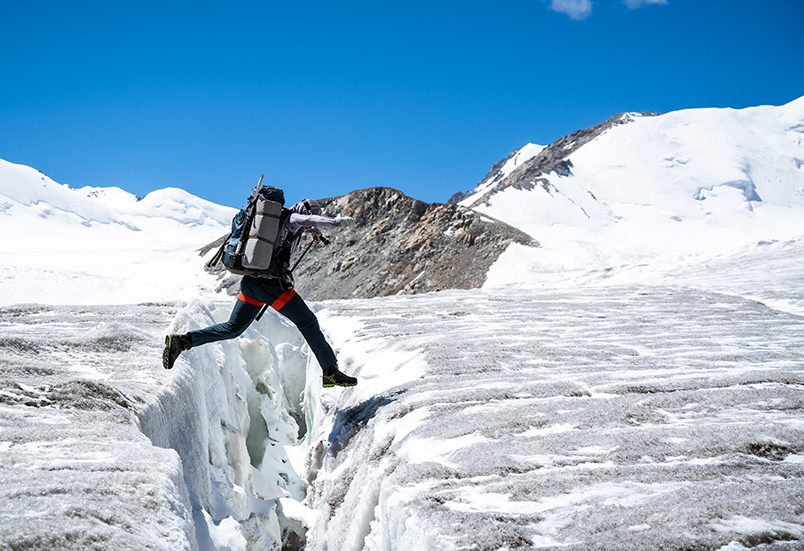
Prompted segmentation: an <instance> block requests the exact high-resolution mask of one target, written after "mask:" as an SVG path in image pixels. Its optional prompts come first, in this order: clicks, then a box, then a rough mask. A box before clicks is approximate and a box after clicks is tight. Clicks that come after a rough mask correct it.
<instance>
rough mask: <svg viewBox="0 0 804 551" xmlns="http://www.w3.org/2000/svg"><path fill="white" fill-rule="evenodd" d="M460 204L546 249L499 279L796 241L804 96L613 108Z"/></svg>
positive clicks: (608, 270) (803, 186) (603, 270)
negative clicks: (734, 105) (723, 104)
mask: <svg viewBox="0 0 804 551" xmlns="http://www.w3.org/2000/svg"><path fill="white" fill-rule="evenodd" d="M498 172H499V171H498ZM490 184H491V185H490ZM460 204H461V205H464V206H468V207H472V208H474V209H476V210H479V211H480V212H483V213H486V214H489V215H490V216H493V217H495V218H497V219H499V220H502V221H504V222H507V223H508V224H511V225H512V226H514V227H517V228H519V229H521V230H523V231H525V232H527V233H528V234H530V235H531V236H532V237H533V238H534V239H537V240H538V241H539V242H540V243H541V244H542V246H543V249H540V250H535V251H527V252H523V253H522V254H519V253H517V254H518V255H519V256H518V257H517V258H516V260H515V261H514V260H512V261H511V262H513V263H514V264H516V265H517V266H519V268H518V269H516V270H514V269H513V264H511V262H509V263H508V264H506V263H505V262H503V261H504V258H502V259H501V262H503V263H502V265H501V266H504V267H500V272H499V273H500V274H501V275H503V277H502V279H501V281H505V282H512V281H518V282H521V281H522V279H523V277H524V278H525V279H527V278H528V276H526V275H525V273H530V274H531V277H532V276H533V275H535V274H544V273H553V274H562V275H561V277H564V278H567V277H569V276H568V273H569V272H572V271H575V270H580V271H583V272H584V273H586V274H590V273H598V274H604V275H602V276H601V277H610V276H611V275H612V274H613V273H616V272H617V271H618V268H619V267H623V266H632V267H633V266H635V265H639V264H644V263H645V262H648V263H650V262H653V261H662V262H672V261H674V260H679V259H681V258H684V257H688V256H690V255H709V256H711V255H717V254H722V253H725V252H729V251H731V252H734V251H737V250H739V249H742V248H744V247H746V246H748V245H750V244H752V243H754V244H755V243H757V242H759V241H773V240H785V239H794V238H797V237H798V236H801V235H804V98H800V99H798V100H796V101H793V102H790V103H788V104H787V105H783V106H780V107H774V106H761V107H753V108H748V109H739V110H737V109H690V110H683V111H676V112H672V113H667V114H663V115H656V114H654V113H646V114H642V115H639V114H635V113H625V114H622V115H617V116H615V117H612V118H610V119H609V120H608V121H606V122H604V123H602V124H600V125H597V126H594V127H592V128H589V129H586V130H581V131H578V132H574V133H573V134H570V135H568V136H565V137H564V138H562V139H560V140H558V141H556V142H554V143H553V144H550V145H548V146H547V147H545V148H544V149H542V150H541V151H540V152H539V153H538V154H537V155H534V156H532V157H531V158H530V159H528V160H527V161H525V162H523V163H522V164H521V165H520V166H518V167H516V168H515V169H514V170H513V171H511V172H509V173H507V174H505V175H501V176H500V177H499V178H497V179H496V180H494V182H493V183H492V182H490V181H487V180H484V182H482V183H481V184H480V185H479V186H478V187H477V188H475V189H474V190H473V191H472V192H470V193H468V194H466V195H465V196H464V197H463V199H462V200H461V201H460ZM514 248H515V247H514ZM512 254H513V253H512ZM523 257H527V259H524V258H523ZM523 265H527V268H526V269H525V270H524V272H523V269H522V267H523ZM568 271H569V272H568Z"/></svg>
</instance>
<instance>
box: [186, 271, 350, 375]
mask: <svg viewBox="0 0 804 551" xmlns="http://www.w3.org/2000/svg"><path fill="white" fill-rule="evenodd" d="M263 304H268V305H270V306H271V307H272V308H274V309H275V310H276V311H277V312H279V313H280V314H282V315H283V316H285V317H286V318H288V319H289V320H290V321H292V322H293V323H294V324H295V325H296V327H298V328H299V331H301V334H302V335H303V336H304V339H305V340H306V341H307V344H308V345H310V350H312V351H313V354H315V357H316V359H317V360H318V365H320V366H321V368H322V369H326V368H328V367H330V366H332V365H335V364H336V363H338V360H337V358H336V357H335V352H333V350H332V347H331V346H330V345H329V343H328V342H327V340H326V339H325V338H324V334H323V333H322V332H321V327H320V326H319V325H318V318H316V317H315V314H313V312H312V311H311V310H310V308H308V307H307V304H305V302H304V300H302V298H301V297H300V296H299V295H298V294H296V292H295V291H293V290H290V291H282V289H281V288H280V286H279V281H277V280H276V279H266V278H262V277H253V276H245V277H244V278H243V280H242V282H241V283H240V297H239V298H238V300H237V303H236V304H235V306H234V308H233V309H232V315H231V316H229V321H227V322H225V323H219V324H217V325H212V326H210V327H207V328H206V329H200V330H198V331H190V333H189V335H190V339H191V341H192V343H193V346H201V345H202V344H207V343H209V342H215V341H221V340H225V339H233V338H235V337H239V336H240V335H241V334H242V333H243V331H245V330H246V329H247V328H248V326H249V325H251V322H252V321H254V318H256V317H257V314H258V313H259V312H260V308H261V307H262V305H263Z"/></svg>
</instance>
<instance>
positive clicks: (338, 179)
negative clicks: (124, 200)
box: [0, 0, 804, 207]
mask: <svg viewBox="0 0 804 551" xmlns="http://www.w3.org/2000/svg"><path fill="white" fill-rule="evenodd" d="M802 21H804V2H801V1H800V0H764V1H761V2H760V1H758V0H755V1H743V0H711V1H710V0H666V1H661V0H652V1H646V0H625V1H624V0H527V1H525V0H522V1H519V0H511V1H508V0H495V1H488V0H476V1H472V0H468V1H462V2H457V1H455V2H452V1H438V0H429V1H427V2H423V1H421V2H420V1H418V0H409V1H406V2H378V1H376V0H375V1H373V2H369V1H341V2H333V1H329V2H323V1H322V2H319V1H315V0H313V1H308V2H298V3H296V2H274V1H263V2H249V1H239V2H213V1H203V0H201V1H194V2H172V1H170V0H167V1H160V2H151V1H150V0H143V1H140V2H133V3H132V2H125V3H122V2H81V1H70V2H67V1H47V2H44V1H38V0H26V1H25V2H11V1H10V0H0V52H2V56H0V158H2V159H5V160H8V161H11V162H14V163H21V164H27V165H30V166H33V167H35V168H37V169H39V170H41V171H43V172H44V173H46V174H47V175H48V176H50V177H51V178H53V179H54V180H56V181H57V182H61V183H67V184H70V185H72V186H73V187H83V186H87V185H88V186H101V187H106V186H118V187H121V188H123V189H125V190H127V191H129V192H131V193H135V194H137V195H141V196H142V195H145V194H147V193H148V192H150V191H153V190H155V189H160V188H164V187H168V186H174V187H180V188H183V189H186V190H188V191H190V192H191V193H194V194H196V195H199V196H201V197H203V198H205V199H209V200H211V201H215V202H217V203H221V204H225V205H229V206H236V207H239V206H240V205H241V204H242V202H243V199H244V198H245V196H246V195H247V194H248V192H249V190H250V188H251V187H252V186H253V185H254V184H255V183H256V181H257V179H258V178H259V175H260V174H261V173H265V175H266V181H268V182H270V183H273V184H276V185H279V186H281V187H283V188H285V190H286V194H287V196H288V199H289V200H290V201H296V200H300V199H302V198H304V197H314V198H321V197H330V196H335V195H341V194H344V193H347V192H349V191H351V190H353V189H359V188H365V187H370V186H378V185H382V186H391V187H395V188H398V189H401V190H402V191H404V192H405V193H406V194H408V195H410V196H412V197H415V198H417V199H421V200H424V201H428V202H443V201H446V200H447V199H448V198H449V197H450V196H451V195H452V194H453V193H454V192H456V191H466V190H468V189H471V188H472V187H473V186H474V185H475V184H476V183H477V182H479V181H480V180H481V179H482V178H483V176H485V174H486V172H487V171H488V170H489V169H490V168H491V166H492V164H494V163H495V162H496V161H497V160H499V159H500V158H502V157H505V156H507V154H508V153H509V152H510V151H511V150H513V149H515V148H519V147H521V146H523V145H525V144H526V143H528V142H533V143H540V144H547V143H550V142H552V141H554V140H556V139H558V138H560V137H561V136H563V135H565V134H568V133H570V132H572V131H574V130H577V129H580V128H585V127H588V126H591V125H593V124H596V123H599V122H601V121H603V120H605V119H607V118H608V117H610V116H611V115H614V114H616V113H619V112H622V111H660V112H667V111H673V110H677V109H685V108H693V107H733V108H742V107H748V106H753V105H766V104H771V105H781V104H784V103H787V102H789V101H791V100H793V99H795V98H797V97H800V96H801V95H804V70H802V68H801V67H802V61H801V60H802V59H804V32H802V31H801V23H802Z"/></svg>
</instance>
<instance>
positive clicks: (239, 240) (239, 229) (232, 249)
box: [207, 176, 287, 275]
mask: <svg viewBox="0 0 804 551" xmlns="http://www.w3.org/2000/svg"><path fill="white" fill-rule="evenodd" d="M284 205H285V194H284V192H283V191H282V190H281V189H279V188H277V187H274V186H268V185H266V186H263V185H262V176H260V181H259V183H258V184H257V186H256V187H255V188H254V190H253V191H252V192H251V195H250V196H249V198H248V202H247V203H246V205H245V206H244V207H243V208H242V209H240V211H239V212H238V213H237V214H236V215H235V217H234V218H233V219H232V231H231V233H230V234H229V236H228V237H227V238H226V239H224V241H223V244H222V245H221V247H220V249H218V252H217V253H216V254H215V256H214V257H213V258H212V260H210V261H209V262H208V263H207V266H208V267H210V268H211V267H213V266H214V265H215V264H217V263H218V261H219V260H220V261H221V262H222V263H223V266H224V267H225V268H226V269H227V270H229V271H230V272H232V273H234V274H239V275H250V274H254V273H256V272H259V271H261V270H267V269H269V268H270V267H271V257H272V255H273V251H274V242H275V241H276V237H277V234H278V233H279V227H280V225H281V222H282V220H283V219H284V218H285V216H287V210H286V209H284V208H283V206H284Z"/></svg>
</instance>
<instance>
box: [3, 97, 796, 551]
mask: <svg viewBox="0 0 804 551" xmlns="http://www.w3.org/2000/svg"><path fill="white" fill-rule="evenodd" d="M802 106H804V103H802V102H801V100H797V101H796V102H793V103H791V104H789V105H787V106H781V107H761V108H753V109H749V110H740V111H733V110H691V111H681V112H676V113H670V114H667V115H664V116H659V117H646V118H639V117H635V118H634V120H633V121H632V122H629V123H628V124H622V125H619V126H616V127H615V128H612V129H611V130H609V131H607V132H606V133H604V134H602V135H601V136H599V137H598V138H596V139H595V140H592V141H590V142H589V143H587V144H586V145H584V146H583V147H581V148H579V149H578V150H577V151H575V152H573V153H572V155H571V156H570V158H569V159H570V161H571V169H570V171H569V172H564V173H562V174H558V173H551V174H548V175H546V176H544V178H545V179H546V180H547V183H548V184H549V185H545V186H536V187H534V188H533V189H530V190H526V189H515V188H511V189H503V190H502V191H500V192H498V193H496V194H493V195H491V196H490V198H489V201H488V203H487V204H484V205H481V206H478V207H477V209H478V210H480V211H481V212H485V213H486V214H488V215H490V216H493V217H495V218H498V219H502V220H504V221H507V222H509V223H512V224H514V225H515V226H517V227H519V228H520V229H523V230H524V231H527V232H529V233H531V235H534V237H536V238H538V239H539V240H540V242H542V243H543V249H536V250H529V249H528V248H526V247H517V246H516V245H512V246H510V247H509V249H508V250H507V251H506V253H504V254H503V256H502V257H500V259H499V260H498V262H497V263H496V264H495V265H493V266H492V268H491V270H490V272H489V274H488V279H487V283H486V285H485V286H484V288H483V289H480V290H475V291H443V292H439V293H428V294H423V295H413V296H394V297H385V298H376V299H361V300H331V301H324V302H320V303H316V304H313V305H311V306H312V308H313V309H314V310H315V311H316V313H317V316H318V317H319V319H320V321H321V325H322V328H323V330H324V331H325V334H326V335H327V338H328V339H329V341H330V342H331V343H332V344H333V347H334V348H335V350H336V352H337V354H338V357H339V360H340V363H341V367H342V369H343V370H344V371H345V372H347V373H349V374H352V375H355V376H357V377H358V378H359V380H360V384H359V385H358V386H357V387H354V388H349V389H339V388H336V389H322V388H321V387H320V366H318V365H317V364H316V362H315V359H314V358H313V357H312V355H311V354H310V353H309V350H308V348H307V346H306V344H305V343H304V342H303V340H302V338H301V336H300V335H299V334H298V332H297V331H296V329H295V328H294V327H293V326H292V325H291V324H289V323H287V322H286V321H285V320H284V319H283V318H282V317H281V316H278V315H277V314H275V313H273V312H271V311H269V312H268V313H267V314H266V315H265V317H263V319H262V320H260V321H259V322H257V323H255V324H253V325H252V326H251V327H250V328H249V329H248V330H247V332H246V333H244V334H243V336H242V337H241V338H239V339H236V340H232V341H225V342H220V343H215V344H210V345H206V346H203V347H198V348H196V349H192V350H190V351H188V352H186V353H184V354H182V356H181V357H180V358H179V359H178V361H177V364H176V366H175V367H174V369H173V370H171V371H165V370H164V369H162V368H161V364H160V354H161V348H162V343H163V338H164V334H165V333H166V332H169V331H177V332H179V331H186V330H189V329H193V328H199V327H204V326H206V325H210V324H212V323H217V322H219V321H222V320H225V319H227V318H228V315H229V312H230V310H231V307H232V302H231V300H230V299H229V298H226V297H222V296H221V295H219V294H217V293H215V292H214V290H213V289H214V285H215V282H214V279H213V278H212V276H209V275H208V274H205V273H204V272H203V270H202V268H201V267H202V265H203V259H202V258H201V257H200V256H199V254H198V249H199V248H200V247H201V246H202V245H203V244H205V243H207V242H209V241H211V240H212V239H214V238H216V237H219V236H220V235H222V234H223V233H225V231H226V228H227V225H228V223H229V220H230V218H231V215H232V209H227V208H224V207H218V206H216V205H212V204H208V203H207V202H204V201H203V200H202V199H199V198H196V197H193V196H192V195H190V194H187V193H186V192H183V191H181V190H163V191H161V192H155V193H154V194H151V195H149V196H148V197H145V198H136V197H134V196H132V195H130V194H127V193H126V192H124V191H123V190H119V189H115V188H102V189H100V188H94V189H90V188H84V189H79V190H74V189H71V188H68V187H67V186H62V185H60V184H57V183H55V182H53V181H52V180H50V179H49V178H47V177H46V176H45V175H43V174H41V173H39V172H38V171H36V170H34V169H32V168H29V167H21V166H19V165H13V164H11V163H6V162H4V161H2V162H0V231H2V232H3V235H12V236H15V237H16V236H17V235H19V231H20V228H28V229H29V231H30V234H29V235H30V236H31V237H32V239H29V240H28V242H27V245H26V244H25V243H22V242H20V241H19V240H18V239H12V240H10V241H9V242H8V244H7V245H6V246H5V247H3V250H2V251H0V281H2V285H0V364H2V366H3V369H2V370H0V496H1V497H0V515H1V516H2V520H3V522H2V523H0V547H2V548H8V549H14V550H26V549H54V550H57V549H165V550H168V549H170V550H173V549H189V550H202V551H212V550H226V549H230V550H246V549H249V550H262V549H271V550H275V549H276V550H278V549H302V548H306V549H315V550H328V551H334V550H338V551H340V550H355V551H357V550H361V549H366V550H383V551H385V550H389V551H390V550H396V549H399V550H401V549H405V550H413V551H417V550H441V549H444V550H452V549H455V550H458V549H483V550H495V551H497V550H509V549H578V550H581V549H612V548H614V549H645V550H648V549H657V548H665V549H689V548H699V549H722V550H729V551H735V550H739V549H800V548H801V546H802V541H804V512H803V511H802V508H801V503H804V492H803V490H802V485H801V480H802V477H803V476H804V417H803V416H802V404H803V403H804V371H802V366H803V365H804V364H802V357H803V356H804V354H803V353H804V331H802V329H804V291H802V289H804V275H802V274H804V266H802V258H804V254H802V253H804V227H803V226H802V223H803V221H804V214H803V213H802V212H801V209H802V208H804V199H802V197H804V196H802V193H801V190H802V189H804V172H803V171H802V170H801V166H802V163H801V161H800V159H804V152H802V148H804V138H802V134H801V129H802V128H804V113H802V109H801V108H802ZM748 130H750V131H748ZM727 138H728V139H727ZM542 151H544V148H542V146H534V145H532V144H529V145H528V146H526V147H525V148H523V150H522V151H521V152H520V153H519V154H517V152H514V154H512V155H510V156H509V157H508V159H506V162H504V163H502V164H500V166H499V167H498V168H499V170H498V171H497V172H496V173H495V174H496V175H497V177H498V178H497V180H495V185H496V184H499V183H501V182H504V180H505V179H506V178H510V177H513V176H516V174H517V170H521V167H523V166H524V165H525V164H526V163H528V162H529V161H530V160H532V159H535V158H537V157H538V155H539V154H541V152H542ZM797 159H798V160H799V161H798V162H797V161H796V160H797ZM567 166H569V165H567ZM492 176H494V175H492ZM492 187H493V186H492ZM487 188H490V187H489V186H487ZM487 188H484V189H487ZM584 213H585V214H584ZM31 244H34V245H33V246H32V245H31ZM43 259H45V260H47V262H46V266H42V263H43V262H42V261H43ZM99 259H100V261H99Z"/></svg>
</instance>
